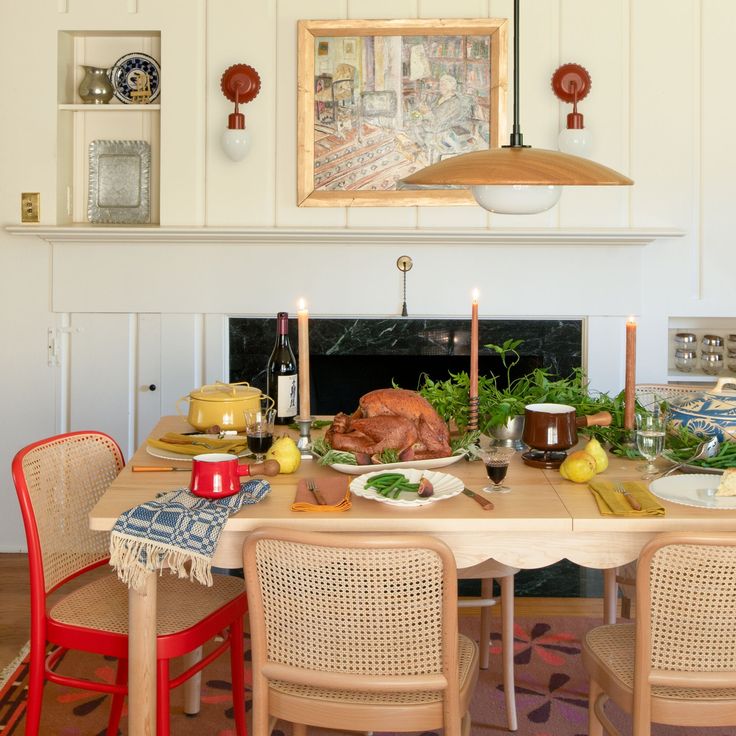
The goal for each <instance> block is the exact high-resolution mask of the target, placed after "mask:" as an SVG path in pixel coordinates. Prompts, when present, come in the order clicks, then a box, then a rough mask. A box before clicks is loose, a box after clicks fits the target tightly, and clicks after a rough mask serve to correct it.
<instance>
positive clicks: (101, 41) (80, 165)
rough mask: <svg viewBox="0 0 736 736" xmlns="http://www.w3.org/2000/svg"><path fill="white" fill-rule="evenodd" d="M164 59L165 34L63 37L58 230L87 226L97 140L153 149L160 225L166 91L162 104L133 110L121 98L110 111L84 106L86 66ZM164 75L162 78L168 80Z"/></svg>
mask: <svg viewBox="0 0 736 736" xmlns="http://www.w3.org/2000/svg"><path fill="white" fill-rule="evenodd" d="M134 52H143V53H145V54H148V55H149V56H152V57H153V58H155V59H156V60H157V61H158V62H159V64H162V59H161V33H160V32H159V31H60V32H59V39H58V60H57V73H58V99H57V110H58V112H57V116H58V164H57V165H58V169H57V203H56V204H57V209H56V212H57V218H56V219H57V224H59V225H71V224H81V223H86V222H87V199H88V190H89V145H90V143H91V142H92V141H93V140H143V141H147V142H148V143H149V144H150V146H151V190H150V191H151V223H152V224H156V223H158V222H159V221H160V215H159V190H160V185H159V182H160V129H161V122H160V115H161V100H162V99H164V98H165V95H166V91H165V89H163V87H162V90H161V94H160V95H159V96H158V98H157V100H156V103H154V104H151V105H145V104H143V105H128V104H124V103H122V102H120V101H119V100H118V99H117V98H116V97H113V99H112V100H111V101H110V102H109V103H108V104H104V105H95V104H84V103H83V102H82V100H81V98H80V97H79V92H78V88H79V84H80V82H81V81H82V78H83V77H84V69H82V65H84V64H86V65H89V66H97V67H105V68H110V67H112V66H113V65H114V64H115V62H116V61H117V60H118V59H119V58H120V57H122V56H123V55H125V54H128V53H134ZM163 73H164V72H163V69H162V75H163Z"/></svg>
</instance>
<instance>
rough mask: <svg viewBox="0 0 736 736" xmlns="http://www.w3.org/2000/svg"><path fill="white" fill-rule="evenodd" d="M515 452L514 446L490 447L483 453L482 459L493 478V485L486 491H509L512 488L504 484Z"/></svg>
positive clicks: (490, 476)
mask: <svg viewBox="0 0 736 736" xmlns="http://www.w3.org/2000/svg"><path fill="white" fill-rule="evenodd" d="M515 452H516V450H514V448H513V447H489V448H488V449H487V450H484V451H483V452H482V453H481V455H480V457H481V460H483V463H484V465H485V466H486V473H488V477H489V478H490V480H491V485H489V486H486V487H485V488H484V489H483V490H484V491H485V492H486V493H508V492H509V491H510V490H511V488H509V487H508V486H505V485H502V484H503V480H504V478H505V477H506V471H507V470H508V469H509V463H510V462H511V458H512V457H513V455H514V453H515Z"/></svg>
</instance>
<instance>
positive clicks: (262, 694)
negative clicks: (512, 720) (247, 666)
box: [244, 529, 478, 736]
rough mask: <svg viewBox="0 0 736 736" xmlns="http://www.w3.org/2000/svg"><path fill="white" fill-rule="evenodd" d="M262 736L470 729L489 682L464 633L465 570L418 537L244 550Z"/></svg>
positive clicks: (268, 539) (261, 537)
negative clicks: (308, 728) (473, 707)
mask: <svg viewBox="0 0 736 736" xmlns="http://www.w3.org/2000/svg"><path fill="white" fill-rule="evenodd" d="M244 567H245V576H246V587H247V589H248V595H249V604H250V611H251V644H252V652H253V726H254V731H255V733H256V734H258V735H259V736H262V735H263V734H266V733H267V728H268V725H267V724H268V720H269V717H273V718H282V719H284V720H287V721H291V722H292V723H294V724H299V725H298V726H297V729H298V730H302V729H303V728H304V726H305V725H314V726H322V727H327V728H336V729H347V730H365V731H385V730H394V731H411V730H422V729H429V728H440V727H444V728H445V733H446V734H448V736H453V735H456V734H459V733H460V729H461V719H462V717H463V714H465V720H466V725H468V724H469V716H468V715H467V710H468V704H469V699H470V696H471V694H472V691H473V688H474V686H475V682H476V681H477V676H478V666H477V665H478V651H477V647H476V645H475V643H474V642H471V641H470V640H469V639H467V638H466V637H463V636H462V635H458V632H457V590H456V581H457V578H456V574H455V561H454V558H453V556H452V553H451V552H450V551H449V549H448V548H447V547H446V546H445V545H444V544H443V543H442V542H440V541H438V540H436V539H432V538H429V537H421V536H415V535H408V536H403V535H348V534H339V535H330V534H320V533H307V532H292V531H286V530H278V529H269V530H262V531H259V532H256V533H255V534H253V535H251V536H250V537H249V538H248V540H247V541H246V543H245V547H244Z"/></svg>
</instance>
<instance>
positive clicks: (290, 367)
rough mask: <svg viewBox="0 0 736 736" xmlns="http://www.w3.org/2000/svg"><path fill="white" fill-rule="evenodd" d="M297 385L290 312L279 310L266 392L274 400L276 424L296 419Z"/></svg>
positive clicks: (267, 373)
mask: <svg viewBox="0 0 736 736" xmlns="http://www.w3.org/2000/svg"><path fill="white" fill-rule="evenodd" d="M297 386H298V376H297V370H296V360H295V358H294V351H293V350H292V349H291V344H290V343H289V314H288V312H279V313H278V315H277V316H276V344H275V345H274V346H273V351H272V352H271V357H270V358H269V359H268V365H267V367H266V393H267V394H268V395H269V396H270V397H271V398H272V399H273V401H274V407H275V409H276V420H275V421H276V424H290V423H291V422H293V421H294V417H295V416H296V407H297Z"/></svg>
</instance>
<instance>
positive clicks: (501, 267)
mask: <svg viewBox="0 0 736 736" xmlns="http://www.w3.org/2000/svg"><path fill="white" fill-rule="evenodd" d="M521 5H522V13H523V20H524V27H523V31H522V33H523V35H522V39H521V40H522V49H521V60H522V64H523V66H522V70H521V72H522V84H521V87H522V89H521V94H522V100H521V102H522V105H521V121H522V128H523V131H524V136H525V142H526V143H530V144H531V145H534V146H538V147H546V148H554V147H555V146H556V137H557V133H558V131H559V128H560V125H561V124H562V123H563V121H564V116H565V115H566V113H567V112H568V111H569V110H568V106H566V105H561V104H560V103H559V102H558V100H557V99H556V98H555V97H554V95H553V94H552V92H551V90H550V84H549V81H550V77H551V74H552V72H553V71H554V69H555V68H556V67H557V66H558V65H559V64H561V63H563V62H567V61H574V62H577V63H580V64H582V65H583V66H585V67H586V68H587V69H588V70H589V71H590V73H591V76H592V78H593V87H592V91H591V94H590V95H589V97H588V98H587V99H586V100H585V101H584V102H583V103H581V111H582V112H583V113H584V114H585V120H586V124H587V125H588V126H589V127H590V129H591V130H592V131H593V133H594V136H595V140H596V143H595V149H594V157H595V158H596V160H599V161H601V162H602V163H605V164H607V165H610V166H612V167H613V168H616V169H618V170H620V171H623V172H624V173H627V174H629V175H630V176H632V178H633V179H634V180H635V181H636V184H635V186H634V187H632V188H596V189H593V188H590V189H585V188H577V189H575V190H571V191H568V192H566V193H565V194H564V195H563V198H562V201H561V203H560V204H559V205H558V206H557V207H556V208H554V209H553V210H551V211H550V212H547V213H543V214H540V215H536V216H531V217H508V216H490V215H488V214H487V213H485V212H483V211H482V210H480V209H479V208H476V207H456V208H451V207H420V208H415V207H408V208H388V207H386V208H323V207H320V208H298V207H297V206H296V155H297V154H296V144H295V139H296V88H295V86H296V21H297V20H298V19H301V18H315V19H317V18H346V19H351V18H352V19H361V18H391V17H405V18H413V17H429V18H431V17H509V18H510V17H511V16H512V9H513V3H512V0H453V1H452V2H449V0H270V1H269V2H243V1H242V0H57V2H53V3H49V2H47V1H46V0H28V1H27V2H23V3H3V4H2V7H1V8H0V22H1V25H2V27H3V29H4V31H5V33H4V38H3V44H0V59H2V62H3V68H6V69H10V68H13V69H15V68H18V67H19V66H20V67H22V70H23V73H22V74H12V75H8V76H7V78H6V80H5V89H4V93H5V94H4V114H3V116H2V118H1V119H0V129H1V130H2V135H1V136H0V168H1V169H2V172H3V176H2V177H0V224H2V225H3V229H2V230H0V314H2V315H3V316H2V330H1V333H0V334H1V337H2V345H3V353H4V359H3V360H2V361H0V376H1V377H2V385H3V387H4V388H5V389H6V391H5V399H6V400H5V402H4V406H5V416H4V417H3V420H4V426H5V431H4V432H3V433H2V434H1V435H0V466H2V467H4V468H6V472H5V482H4V492H3V493H2V495H1V496H0V510H1V511H2V513H1V514H0V551H14V550H18V549H21V548H23V546H24V539H23V533H22V528H21V523H20V515H19V513H18V511H17V503H16V501H15V497H14V493H13V490H12V484H11V481H10V475H9V470H8V469H9V467H10V462H11V460H12V457H13V455H14V453H15V452H16V451H17V450H18V449H19V448H20V447H21V446H23V445H24V444H26V443H28V442H31V441H33V440H36V439H39V438H41V437H44V436H48V435H51V434H54V433H55V432H57V431H60V430H64V429H79V428H89V427H95V428H99V429H102V430H103V431H108V432H110V433H111V434H112V435H113V436H115V438H116V439H117V440H118V441H119V442H120V443H121V445H122V446H123V448H124V450H125V452H126V454H129V453H130V452H131V450H132V449H133V447H135V445H136V444H137V443H138V442H140V440H141V439H142V437H143V436H145V434H146V432H147V431H148V429H149V428H150V427H151V426H152V425H153V423H154V422H155V421H156V419H157V418H158V416H159V415H160V414H162V413H171V412H173V411H175V407H176V402H177V400H178V399H179V398H180V397H182V396H185V395H186V394H187V393H188V392H189V391H190V390H191V389H192V388H194V387H196V386H199V385H201V384H203V383H206V382H210V381H214V380H217V379H220V378H223V377H225V366H226V361H227V338H226V335H225V326H226V322H227V315H229V314H242V315H273V314H275V313H276V312H277V311H279V310H283V309H286V310H290V311H294V309H295V306H296V300H297V299H298V298H299V297H304V298H306V299H307V300H308V302H309V306H310V310H311V312H312V313H313V314H315V315H317V316H323V315H357V316H383V315H396V314H397V313H398V312H399V310H400V306H401V292H400V274H399V273H398V271H397V270H396V268H395V261H396V258H398V256H399V255H403V254H405V253H406V254H408V255H410V256H411V257H412V259H413V260H414V264H415V265H414V268H413V270H412V271H411V272H410V273H409V276H408V294H407V297H408V302H409V308H410V313H411V314H412V315H413V316H427V317H434V316H448V317H458V316H464V315H467V314H468V312H469V302H470V292H471V290H472V289H473V288H474V287H477V288H479V289H480V291H481V310H480V311H481V316H482V317H487V318H491V317H523V316H536V317H546V316H549V317H568V316H572V317H577V316H581V317H585V318H586V320H587V321H586V364H587V368H588V372H589V374H590V377H591V379H592V382H593V385H594V386H595V387H596V388H600V389H602V390H612V391H617V390H619V389H620V388H621V386H622V385H623V349H624V322H625V320H626V318H627V316H628V315H629V314H635V315H637V319H638V321H639V346H638V379H639V380H640V381H641V382H661V381H664V380H666V376H667V349H668V346H667V329H668V326H670V324H671V321H672V320H673V319H675V318H679V317H682V318H689V319H706V318H708V317H714V318H716V317H717V318H721V319H723V318H732V317H735V316H736V315H734V312H733V300H732V296H731V295H732V289H731V278H732V277H731V272H732V269H731V267H730V257H731V242H730V239H731V237H732V233H733V232H734V224H735V223H734V218H735V215H734V211H735V210H734V207H733V203H732V201H731V200H732V195H731V194H730V192H732V191H733V187H732V185H731V184H730V181H731V177H732V172H733V170H734V169H735V168H736V145H735V144H734V140H733V135H732V133H731V131H733V130H736V102H734V99H733V96H732V95H729V94H727V93H726V92H725V91H726V90H728V89H730V86H732V85H731V79H730V76H731V72H730V70H731V69H733V68H734V66H735V65H736V64H735V62H736V58H735V57H736V47H734V45H733V43H731V39H730V37H729V29H732V28H734V27H736V4H735V3H732V2H731V1H730V0H675V1H674V2H672V0H600V1H599V2H595V3H591V2H589V0H525V2H523V3H522V4H521ZM85 30H89V31H90V32H93V33H96V32H100V31H116V30H117V31H128V32H136V33H141V34H147V33H148V34H150V33H151V32H152V31H155V32H157V33H158V32H160V45H161V56H162V94H161V112H160V118H159V122H158V124H159V125H160V136H159V138H158V139H157V140H160V154H159V155H160V161H161V169H160V172H158V173H159V176H158V183H157V186H158V188H159V195H158V197H159V202H158V204H159V212H160V223H161V226H162V227H169V226H171V227H181V228H184V229H185V230H186V231H187V232H188V233H189V234H188V235H187V238H186V239H182V241H181V242H177V241H176V239H175V238H170V239H162V238H160V237H157V236H156V235H155V234H153V235H152V237H151V239H150V241H146V240H136V241H115V240H114V239H110V238H108V237H106V236H105V228H100V229H99V238H98V239H89V238H87V237H84V238H79V239H77V240H75V239H74V238H67V239H64V238H60V237H56V236H54V235H45V236H44V237H19V236H17V235H13V234H10V233H9V232H8V231H7V230H5V229H4V228H5V227H8V226H15V225H18V224H19V221H20V193H21V192H29V191H30V192H36V191H37V192H40V193H41V227H44V226H54V225H59V224H63V223H65V222H67V221H68V217H67V214H66V212H65V211H63V210H65V209H66V202H65V196H64V192H60V191H59V186H58V185H59V182H60V181H61V180H62V179H63V176H62V175H61V174H60V172H62V174H63V170H64V169H65V168H66V167H69V166H72V165H73V162H70V161H69V152H68V151H67V150H64V147H63V146H60V145H59V144H60V142H62V143H63V134H64V131H63V130H62V128H63V125H64V123H63V122H60V121H61V120H63V118H62V117H61V116H60V115H59V112H58V104H57V103H58V102H59V100H58V86H59V85H58V78H57V64H58V59H59V55H58V48H57V43H58V39H59V32H60V31H65V32H81V31H85ZM131 50H138V49H131ZM141 50H142V49H141ZM112 61H114V59H111V60H110V63H112ZM239 62H243V63H248V64H250V65H252V66H254V67H255V68H256V69H257V70H258V71H259V73H260V75H261V78H262V89H261V93H260V94H259V96H258V98H257V99H256V100H254V101H253V102H252V103H250V104H249V105H247V106H245V109H244V112H245V113H246V117H247V121H248V127H249V129H250V131H251V133H252V136H253V141H254V145H253V148H252V151H251V153H250V155H249V157H248V158H247V159H246V160H244V161H242V162H240V163H233V162H232V161H230V160H229V159H227V158H226V157H225V155H224V153H223V152H222V150H221V149H220V145H219V135H220V130H221V129H222V127H224V125H225V120H226V116H227V114H228V113H229V112H231V105H230V103H229V102H227V101H226V100H225V98H224V97H223V95H222V93H221V92H220V89H219V81H220V76H221V75H222V72H223V71H224V69H225V68H227V67H228V66H230V65H231V64H234V63H239ZM510 108H511V99H509V109H510ZM80 196H82V197H83V196H84V194H83V193H81V194H80V193H79V192H77V193H75V194H74V197H75V198H77V200H78V198H79V197H80ZM73 204H74V205H75V207H76V211H77V212H78V211H79V202H78V201H75V202H74V203H73ZM71 209H74V207H72V208H71ZM82 211H83V208H82ZM376 227H379V228H381V230H382V231H384V233H386V232H388V233H389V234H390V233H391V232H395V233H396V238H395V242H391V238H390V235H389V236H384V237H383V238H382V239H380V241H371V239H370V237H365V238H352V239H351V238H350V237H346V238H345V242H333V241H331V240H329V239H326V240H325V242H323V243H320V242H314V241H313V240H312V239H310V238H305V239H304V240H303V242H302V241H300V240H299V238H298V237H286V238H284V239H283V240H282V241H278V240H277V239H275V238H274V237H273V235H272V233H273V232H274V229H275V230H276V231H277V232H279V231H281V232H284V233H294V232H297V231H303V232H308V231H310V230H313V229H316V230H319V231H322V232H329V231H331V230H332V229H342V228H348V229H350V230H352V231H361V232H363V231H365V230H370V229H372V228H376ZM200 228H202V229H203V230H202V237H200V238H198V237H196V236H194V235H192V234H191V233H192V231H194V232H196V230H197V229H200ZM207 228H233V229H235V230H237V229H243V230H244V231H245V230H247V231H248V232H249V233H250V234H249V235H248V236H247V237H244V238H243V239H242V240H241V241H238V240H237V238H235V239H232V240H230V241H228V242H223V240H222V239H217V238H209V237H208V236H207V231H206V229H207ZM258 228H263V229H265V231H267V232H268V233H271V234H270V235H268V236H264V238H263V240H262V242H259V239H258V237H257V236H256V235H254V234H253V233H254V229H258ZM464 228H473V229H475V230H477V231H479V232H483V231H485V230H489V231H490V232H493V231H497V230H498V229H499V228H509V229H510V231H511V232H513V231H515V230H524V231H528V230H530V229H537V228H538V229H539V230H538V231H537V232H539V233H540V240H539V242H537V241H536V240H535V236H534V233H532V235H531V236H530V238H529V239H528V240H524V242H523V243H522V242H521V241H520V240H519V239H518V238H514V237H509V239H508V241H506V242H504V240H503V239H494V240H492V241H490V242H488V243H485V244H478V243H475V244H468V243H464V244H462V243H461V244H454V245H444V244H443V243H442V242H436V241H433V240H431V237H429V236H431V234H432V233H434V232H448V233H452V232H453V231H457V230H462V229H464ZM600 228H604V229H606V230H607V231H613V232H617V231H618V232H621V233H627V232H629V233H631V232H632V231H636V230H642V229H643V230H646V229H656V228H662V229H663V231H666V232H670V233H674V232H675V231H681V232H682V233H684V235H683V236H682V237H663V238H653V239H651V242H650V243H649V244H647V245H632V244H631V240H630V239H629V240H627V239H626V238H625V237H622V239H621V241H620V242H616V241H615V239H614V240H613V241H612V242H609V241H605V242H604V241H602V240H597V241H596V240H595V238H593V239H592V240H591V241H585V242H583V243H572V242H571V243H559V242H550V240H549V237H548V236H549V233H550V232H554V231H556V230H557V229H563V230H569V231H570V232H572V231H573V230H576V231H578V232H579V231H581V230H582V231H583V232H585V231H590V232H596V231H598V230H599V229H600ZM407 232H411V233H414V232H417V233H426V234H427V235H428V238H427V242H424V243H423V242H421V241H412V240H407V239H406V238H404V235H405V234H406V233H407ZM545 238H546V239H545ZM448 239H449V240H452V238H448ZM734 331H735V332H736V329H734ZM154 385H155V387H156V389H155V390H151V388H150V387H151V386H154Z"/></svg>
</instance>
